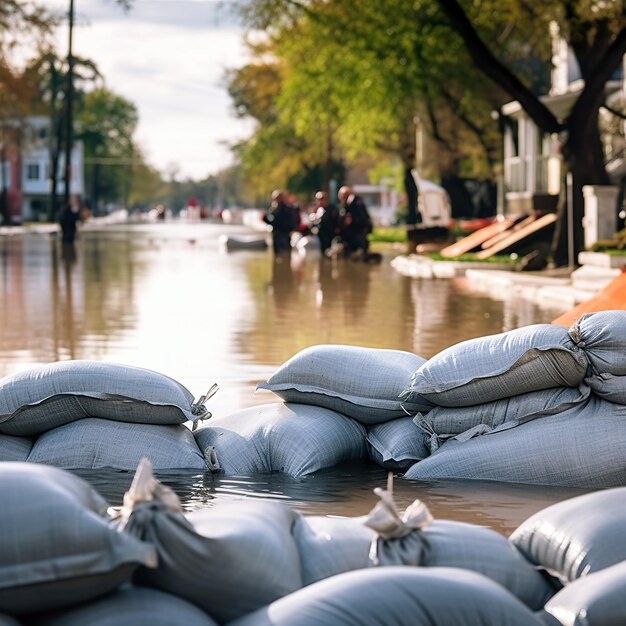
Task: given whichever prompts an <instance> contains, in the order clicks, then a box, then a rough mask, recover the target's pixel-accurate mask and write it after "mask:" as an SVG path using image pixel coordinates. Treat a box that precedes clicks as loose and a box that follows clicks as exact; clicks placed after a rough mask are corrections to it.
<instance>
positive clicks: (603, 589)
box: [544, 561, 626, 626]
mask: <svg viewBox="0 0 626 626" xmlns="http://www.w3.org/2000/svg"><path fill="white" fill-rule="evenodd" d="M544 615H545V616H546V617H547V616H549V617H550V618H552V621H549V620H545V621H546V623H548V624H555V625H556V626H617V625H618V624H626V561H622V562H621V563H618V564H617V565H612V566H611V567H607V568H606V569H603V570H601V571H599V572H596V573H595V574H589V575H588V576H584V577H583V578H579V579H578V580H575V581H574V582H572V583H570V584H568V585H567V586H566V587H564V588H563V589H562V590H561V591H559V592H558V593H557V594H556V595H554V596H553V597H552V598H550V600H549V601H548V602H547V603H546V606H545V607H544Z"/></svg>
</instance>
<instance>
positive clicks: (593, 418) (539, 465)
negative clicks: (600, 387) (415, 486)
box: [404, 394, 626, 489]
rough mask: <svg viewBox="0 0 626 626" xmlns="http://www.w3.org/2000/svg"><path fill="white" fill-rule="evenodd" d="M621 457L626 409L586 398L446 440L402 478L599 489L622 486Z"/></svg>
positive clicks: (625, 473) (625, 468)
mask: <svg viewBox="0 0 626 626" xmlns="http://www.w3.org/2000/svg"><path fill="white" fill-rule="evenodd" d="M505 426H506V425H505ZM624 459H626V406H624V405H619V404H614V403H612V402H607V401H606V400H602V399H600V398H597V397H594V395H593V394H591V397H590V398H589V400H588V401H587V402H583V403H581V404H579V405H576V406H575V407H573V408H571V409H567V410H565V411H562V412H561V413H557V414H555V415H548V416H545V417H540V418H538V419H534V420H532V421H530V422H527V423H525V424H521V425H519V426H515V427H513V428H507V429H503V430H501V431H498V430H497V429H496V430H494V431H492V432H490V433H488V434H485V435H481V436H478V437H475V438H473V439H470V440H468V441H463V442H460V441H455V440H451V441H449V442H446V443H444V444H443V445H442V446H441V448H439V450H437V451H436V452H435V453H434V454H432V455H431V456H429V457H427V458H426V459H424V460H423V461H419V462H418V463H416V464H415V465H413V466H412V467H411V468H410V469H409V470H407V472H406V473H405V474H404V477H405V478H408V479H411V480H436V479H442V478H458V479H463V480H494V481H500V482H512V483H523V484H534V485H552V486H562V487H580V488H591V489H602V488H606V487H616V486H619V485H624V484H626V465H625V464H624Z"/></svg>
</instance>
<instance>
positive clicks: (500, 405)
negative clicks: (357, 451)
mask: <svg viewBox="0 0 626 626" xmlns="http://www.w3.org/2000/svg"><path fill="white" fill-rule="evenodd" d="M590 391H591V390H590V389H589V387H587V386H586V385H580V386H579V387H554V388H552V389H542V390H541V391H530V392H528V393H523V394H520V395H518V396H511V397H510V398H502V399H501V400H494V401H493V402H485V403H484V404H477V405H475V406H460V407H444V406H437V407H435V408H434V409H432V410H431V411H429V412H428V413H427V414H426V415H424V416H421V417H422V419H423V420H424V421H425V422H426V423H428V424H429V425H430V427H431V428H432V430H433V431H434V432H435V433H436V434H437V435H440V436H445V435H458V434H460V433H463V432H465V431H467V430H469V429H470V428H475V427H476V426H478V425H480V424H484V425H485V426H486V427H487V429H489V430H491V429H493V428H497V427H498V426H501V425H502V424H504V423H515V424H523V423H524V422H528V421H530V420H532V419H536V418H538V417H543V416H545V415H553V414H555V413H560V412H561V411H564V410H566V409H569V408H572V407H573V406H576V405H577V404H580V403H582V402H585V401H586V400H587V399H588V398H589V393H590ZM420 422H421V420H420Z"/></svg>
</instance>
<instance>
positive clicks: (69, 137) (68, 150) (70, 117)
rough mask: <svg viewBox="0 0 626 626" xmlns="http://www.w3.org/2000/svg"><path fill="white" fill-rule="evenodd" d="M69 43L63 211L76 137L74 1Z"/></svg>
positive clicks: (68, 199) (67, 205)
mask: <svg viewBox="0 0 626 626" xmlns="http://www.w3.org/2000/svg"><path fill="white" fill-rule="evenodd" d="M68 30H69V41H68V49H67V87H66V92H65V190H64V193H63V209H62V210H66V209H67V208H68V207H69V205H70V183H71V181H72V141H73V135H74V132H73V130H74V126H73V125H74V111H73V108H74V106H73V105H74V56H73V54H72V34H73V30H74V0H70V13H69V29H68Z"/></svg>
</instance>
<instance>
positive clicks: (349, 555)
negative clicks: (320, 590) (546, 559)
mask: <svg viewBox="0 0 626 626" xmlns="http://www.w3.org/2000/svg"><path fill="white" fill-rule="evenodd" d="M365 519H366V518H365V517H358V518H322V517H318V516H303V517H302V518H300V519H298V520H296V522H295V524H294V527H293V536H294V540H295V542H296V545H297V546H298V551H299V553H300V560H301V562H302V576H303V584H304V585H310V584H312V583H315V582H317V581H319V580H323V579H325V578H330V577H333V576H336V575H337V574H341V573H343V572H348V571H352V570H357V569H362V568H367V567H371V566H372V563H371V561H370V550H371V547H372V543H373V542H375V541H376V540H377V537H378V535H377V533H376V532H374V530H372V529H371V528H368V527H367V526H365V524H364V522H365ZM418 541H419V542H420V545H419V547H420V550H419V553H418V554H417V555H416V557H415V558H413V559H411V560H412V563H411V565H413V566H414V565H415V564H416V562H418V561H419V564H420V565H421V566H422V567H425V568H432V567H453V568H458V569H462V570H472V571H474V572H477V573H479V574H482V575H484V576H486V577H488V578H490V579H491V580H494V581H496V582H498V583H499V584H501V585H502V586H504V587H506V588H507V589H508V590H509V592H511V593H512V594H514V595H515V596H517V597H518V598H519V599H520V600H521V601H522V602H524V604H526V605H527V606H529V607H530V608H532V609H539V608H541V607H542V606H543V605H544V603H545V601H546V600H547V599H548V598H549V597H551V596H552V594H553V593H554V591H555V585H554V584H553V582H552V581H551V580H550V578H549V577H548V576H545V575H543V574H542V573H540V572H538V571H537V570H536V569H535V567H534V566H533V565H532V564H531V563H529V562H528V561H527V560H526V559H524V558H523V557H522V555H521V554H520V553H519V552H518V551H517V550H516V549H515V548H514V547H513V546H512V545H511V544H510V542H509V541H508V540H507V539H506V537H503V536H502V535H500V534H499V533H496V532H495V531H493V530H490V529H488V528H483V527H481V526H474V525H472V524H465V523H462V522H453V521H447V520H435V521H433V522H432V524H430V525H429V526H427V527H426V528H424V529H423V530H422V531H421V539H419V540H418ZM416 559H418V561H416ZM408 562H409V560H408V559H407V563H408ZM383 565H385V566H386V565H388V563H387V562H385V563H383ZM404 566H405V567H410V565H408V564H405V565H404Z"/></svg>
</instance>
